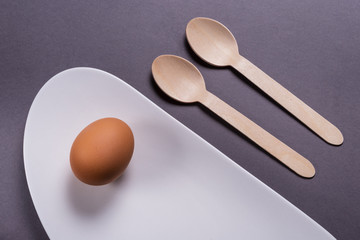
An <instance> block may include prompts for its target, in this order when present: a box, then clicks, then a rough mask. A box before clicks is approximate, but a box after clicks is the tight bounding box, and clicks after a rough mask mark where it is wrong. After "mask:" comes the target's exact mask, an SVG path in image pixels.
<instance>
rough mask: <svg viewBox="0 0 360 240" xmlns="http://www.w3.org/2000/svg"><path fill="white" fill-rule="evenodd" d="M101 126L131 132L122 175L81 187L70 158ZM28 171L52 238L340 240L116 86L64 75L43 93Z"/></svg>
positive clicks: (28, 146)
mask: <svg viewBox="0 0 360 240" xmlns="http://www.w3.org/2000/svg"><path fill="white" fill-rule="evenodd" d="M103 117H117V118H119V119H122V120H124V121H125V122H126V123H128V125H129V126H130V127H131V129H132V130H133V133H134V137H135V151H134V155H133V158H132V161H131V163H130V165H129V167H128V169H127V170H126V172H125V174H124V175H123V176H122V177H120V178H119V179H118V180H117V181H115V182H113V183H111V184H108V185H105V186H101V187H94V186H89V185H86V184H84V183H82V182H80V181H78V180H77V179H76V178H75V177H74V175H73V173H72V171H71V168H70V163H69V151H70V147H71V144H72V142H73V140H74V139H75V137H76V136H77V134H78V133H79V132H80V131H81V130H82V129H83V128H84V127H85V126H87V125H88V124H89V123H91V122H93V121H95V120H97V119H99V118H103ZM24 164H25V172H26V177H27V181H28V186H29V189H30V194H31V196H32V199H33V202H34V205H35V208H36V210H37V213H38V215H39V218H40V220H41V222H42V224H43V226H44V228H45V230H46V232H47V234H48V236H49V237H50V238H51V239H54V240H55V239H68V240H69V239H76V240H79V239H131V240H133V239H172V240H176V239H181V240H184V239H334V238H333V237H332V236H331V235H330V234H329V233H328V232H327V231H326V230H324V229H323V228H322V227H321V226H320V225H318V224H317V223H316V222H314V221H313V220H312V219H311V218H309V217H308V216H306V215H305V214H304V213H303V212H301V211H300V210H299V209H297V208H296V207H294V206H293V205H292V204H291V203H289V202H288V201H287V200H285V199H284V198H283V197H281V196H280V195H278V194H277V193H276V192H274V191H273V190H271V189H270V188H269V187H267V186H266V185H265V184H263V183H262V182H260V181H259V180H257V179H256V178H255V177H253V176H252V175H251V174H249V173H248V172H247V171H245V170H244V169H243V168H241V167H240V166H238V165H237V164H236V163H234V162H233V161H232V160H231V159H229V158H228V157H226V156H225V155H224V154H222V153H221V152H219V151H218V150H217V149H215V148H214V147H212V146H211V145H210V144H209V143H207V142H206V141H204V140H203V139H202V138H200V137H199V136H197V135H196V134H195V133H194V132H192V131H191V130H189V129H188V128H187V127H185V126H184V125H182V124H181V123H180V122H178V121H177V120H175V119H174V118H173V117H171V116H170V115H169V114H167V113H166V112H164V111H163V110H161V109H160V108H159V107H158V106H156V105H155V104H154V103H152V102H151V101H150V100H148V99H147V98H146V97H144V96H143V95H142V94H140V93H139V92H137V91H136V90H135V89H133V88H132V87H130V86H129V85H128V84H126V83H125V82H123V81H122V80H120V79H119V78H117V77H115V76H113V75H111V74H109V73H106V72H103V71H101V70H96V69H91V68H74V69H70V70H66V71H64V72H61V73H59V74H57V75H56V76H54V77H53V78H52V79H50V80H49V81H48V82H47V83H46V84H45V85H44V86H43V88H42V89H41V90H40V91H39V93H38V94H37V96H36V98H35V100H34V102H33V104H32V106H31V108H30V111H29V115H28V118H27V122H26V127H25V134H24Z"/></svg>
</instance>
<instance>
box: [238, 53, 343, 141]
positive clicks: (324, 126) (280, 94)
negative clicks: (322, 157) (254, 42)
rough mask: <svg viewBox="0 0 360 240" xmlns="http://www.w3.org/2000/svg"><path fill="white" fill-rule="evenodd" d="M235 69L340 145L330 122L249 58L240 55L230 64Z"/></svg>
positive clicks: (339, 134) (340, 136)
mask: <svg viewBox="0 0 360 240" xmlns="http://www.w3.org/2000/svg"><path fill="white" fill-rule="evenodd" d="M232 67H234V68H235V69H236V70H237V71H239V72H240V73H241V74H243V75H244V76H245V77H246V78H247V79H249V80H250V81H251V82H252V83H254V84H255V85H256V86H257V87H259V88H260V89H261V90H263V91H264V92H265V93H266V94H268V95H269V96H270V97H271V98H273V99H274V100H275V101H276V102H278V103H279V104H280V105H281V106H283V107H284V108H285V109H286V110H288V111H289V112H290V113H292V114H293V115H294V116H295V117H297V118H298V119H299V120H300V121H302V122H303V123H304V124H305V125H306V126H308V127H309V128H310V129H311V130H312V131H314V132H315V133H316V134H317V135H319V136H320V137H321V138H322V139H323V140H325V141H326V142H328V143H330V144H333V145H340V144H342V143H343V141H344V138H343V135H342V134H341V132H340V130H339V129H338V128H337V127H335V126H334V125H333V124H332V123H330V122H329V121H328V120H326V119H325V118H324V117H322V116H321V115H320V114H318V113H317V112H316V111H314V110H313V109H312V108H311V107H309V106H308V105H306V104H305V103H304V102H303V101H301V100H300V99H299V98H297V97H296V96H295V95H294V94H292V93H291V92H290V91H288V90H287V89H286V88H284V87H283V86H281V85H280V84H279V83H277V82H276V81H275V80H274V79H272V78H271V77H270V76H269V75H267V74H266V73H264V72H263V71H262V70H261V69H259V68H258V67H256V66H255V65H254V64H253V63H251V62H250V61H249V60H247V59H245V58H244V57H242V56H240V55H239V57H238V58H237V59H236V61H234V63H233V64H232Z"/></svg>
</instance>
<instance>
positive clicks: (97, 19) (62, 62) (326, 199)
mask: <svg viewBox="0 0 360 240" xmlns="http://www.w3.org/2000/svg"><path fill="white" fill-rule="evenodd" d="M359 12H360V3H359V1H358V0H348V1H338V0H328V1H326V0H321V1H320V0H319V1H312V0H304V1H295V0H293V1H279V0H278V1H277V0H264V1H260V0H255V1H251V0H248V1H239V0H234V1H225V0H223V1H215V0H212V1H205V0H197V1H191V2H187V1H175V0H173V1H165V0H151V1H130V0H128V1H124V0H123V1H121V0H118V1H114V0H111V1H94V0H87V1H85V0H78V1H75V0H73V1H48V0H32V1H25V0H23V1H12V0H2V1H1V2H0V111H1V112H0V113H1V115H0V161H1V162H0V239H46V238H47V235H46V233H45V231H44V229H43V227H42V225H41V223H40V221H39V219H38V216H37V214H36V211H35V209H34V206H33V203H32V200H31V197H30V194H29V191H28V188H27V183H26V177H25V173H24V165H23V155H22V141H23V132H24V126H25V121H26V117H27V113H28V110H29V108H30V106H31V103H32V100H33V99H34V97H35V95H36V93H37V92H38V91H39V90H40V88H41V87H42V85H43V84H44V83H45V82H46V81H47V80H48V79H50V78H51V77H52V76H53V75H55V74H56V73H58V72H60V71H63V70H65V69H67V68H71V67H78V66H88V67H95V68H99V69H102V70H105V71H108V72H110V73H112V74H114V75H116V76H118V77H120V78H122V79H123V80H125V81H126V82H127V83H129V84H130V85H131V86H133V87H134V88H135V89H137V90H138V91H140V92H141V93H143V94H144V95H145V96H147V97H148V98H149V99H150V100H152V101H153V102H155V103H156V104H158V105H159V106H160V107H161V108H163V109H164V110H165V111H167V112H168V113H170V114H171V115H172V116H174V117H175V118H176V119H178V120H179V121H180V122H182V123H184V124H185V125H186V126H188V127H189V128H190V129H192V130H193V131H194V132H196V133H197V134H198V135H200V136H201V137H203V138H204V139H205V140H207V141H208V142H209V143H210V144H212V145H214V146H215V147H216V148H218V149H219V150H220V151H222V152H223V153H225V154H226V155H227V156H229V157H230V158H231V159H233V160H234V161H235V162H237V163H238V164H239V165H240V166H242V167H243V168H245V169H246V170H248V171H249V172H250V173H251V174H253V175H254V176H256V177H257V178H259V179H260V180H261V181H263V182H264V183H265V184H267V185H268V186H270V187H271V188H272V189H274V190H275V191H277V192H278V193H279V194H281V195H282V196H284V197H285V198H286V199H288V200H289V201H290V202H291V203H293V204H294V205H295V206H297V207H298V208H299V209H301V210H302V211H304V212H305V213H306V214H307V215H309V216H310V217H311V218H313V219H314V220H315V221H317V222H318V223H319V224H321V225H322V226H323V227H324V228H325V229H327V230H328V231H329V232H330V233H331V234H333V235H334V236H335V237H336V238H339V239H359V237H360V207H359V202H360V191H359V186H360V182H359V177H358V176H359V168H360V162H359V155H360V152H359V147H358V142H359V134H360V131H359V127H358V126H359V124H360V108H359V90H360V79H359V78H360V66H359V65H360V48H359V43H360V14H359ZM198 16H205V17H211V18H214V19H217V20H218V21H220V22H222V23H223V24H225V25H226V26H227V27H228V28H229V29H230V30H231V31H232V32H233V34H234V35H235V37H236V39H237V41H238V44H239V51H240V53H241V55H243V56H244V57H246V58H247V59H249V60H250V61H252V62H253V63H254V64H256V65H257V66H258V67H260V68H261V69H262V70H264V71H265V72H266V73H268V74H269V75H270V76H272V77H273V78H274V79H276V80H277V81H278V82H279V83H281V84H282V85H283V86H284V87H286V88H287V89H289V90H290V91H292V92H293V93H294V94H295V95H296V96H298V97H299V98H300V99H302V100H303V101H304V102H306V103H307V104H308V105H310V106H311V107H313V108H314V109H315V110H317V111H318V112H319V113H320V114H322V115H323V116H324V117H325V118H327V119H328V120H330V121H331V122H332V123H333V124H335V125H336V126H337V127H338V128H339V129H340V130H341V131H342V133H343V135H344V138H345V142H344V144H343V145H342V146H340V147H334V146H331V145H328V144H327V143H325V142H324V141H322V140H321V139H320V138H319V137H317V136H316V135H314V134H313V133H312V132H311V131H309V130H308V129H307V128H306V127H305V126H304V125H302V124H301V123H300V122H298V121H297V120H295V119H294V118H293V117H292V116H290V115H289V114H288V113H287V112H286V111H284V109H282V108H281V107H279V106H278V105H277V104H276V103H274V102H273V101H272V100H271V99H269V98H268V97H267V96H264V95H263V94H262V93H261V92H260V91H259V90H258V89H257V88H256V87H254V86H253V85H252V84H250V83H249V82H248V81H247V80H246V79H244V78H243V77H242V76H241V75H240V74H237V73H236V72H235V71H233V70H232V69H230V68H221V69H217V68H212V67H210V66H208V65H207V64H204V63H203V62H202V61H201V60H199V58H197V57H196V56H195V55H194V54H193V53H192V51H191V49H190V48H189V46H188V44H187V42H186V39H185V26H186V24H187V22H188V21H189V20H190V19H192V18H194V17H198ZM166 53H168V54H175V55H179V56H182V57H185V58H187V59H189V60H190V61H192V62H193V63H194V64H195V65H196V66H197V67H198V68H199V70H200V71H201V72H202V74H203V76H204V78H205V80H206V84H207V88H208V90H209V91H211V92H213V93H214V94H215V95H217V96H219V97H220V98H222V99H223V100H225V101H226V102H228V103H229V104H230V105H232V106H233V107H235V108H236V109H238V110H239V111H241V112H242V113H243V114H245V115H246V116H248V117H249V118H250V119H252V120H253V121H255V122H256V123H258V124H259V125H260V126H262V127H263V128H265V129H266V130H268V131H269V132H271V133H272V134H273V135H275V136H276V137H278V138H279V139H281V140H283V141H284V142H285V143H287V144H288V145H289V146H291V147H293V148H294V149H295V150H297V151H298V152H299V153H301V154H302V155H303V156H305V157H307V158H308V159H310V160H311V161H312V162H313V164H314V166H315V168H316V170H317V174H316V176H315V177H314V178H313V179H311V180H307V179H303V178H301V177H298V176H297V175H295V174H293V173H292V172H291V171H289V170H288V169H286V168H285V167H284V166H283V165H281V164H280V163H278V162H277V161H276V160H275V159H274V158H272V157H270V156H269V155H268V154H266V153H265V152H264V151H262V150H261V149H259V148H258V147H257V146H255V145H254V144H252V143H251V142H250V141H249V140H247V139H246V138H245V137H244V136H243V135H241V134H238V133H237V132H236V131H234V130H233V129H232V128H231V127H230V126H228V125H227V124H226V123H224V122H223V121H222V120H220V119H219V118H217V117H216V116H214V115H213V114H211V113H210V112H209V111H207V110H206V109H205V108H203V107H200V106H199V105H197V104H192V105H182V104H177V103H175V102H174V101H172V100H170V99H169V98H168V97H166V96H165V95H164V94H162V93H161V92H160V90H159V89H158V88H157V87H156V85H155V84H154V81H153V79H152V77H151V70H150V69H151V63H152V61H153V59H154V58H155V57H157V56H158V55H161V54H166ZM264 204H266V199H264Z"/></svg>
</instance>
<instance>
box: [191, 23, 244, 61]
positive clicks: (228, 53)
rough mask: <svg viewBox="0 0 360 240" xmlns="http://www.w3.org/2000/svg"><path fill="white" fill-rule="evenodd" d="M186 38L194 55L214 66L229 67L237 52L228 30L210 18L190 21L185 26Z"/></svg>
mask: <svg viewBox="0 0 360 240" xmlns="http://www.w3.org/2000/svg"><path fill="white" fill-rule="evenodd" d="M186 38H187V39H188V42H189V44H190V46H191V48H192V49H193V50H194V51H195V52H196V54H197V55H198V56H199V57H200V58H201V59H202V60H204V61H205V62H207V63H209V64H211V65H214V66H218V67H225V66H229V65H231V64H232V63H233V61H234V59H236V57H237V55H238V52H239V49H238V45H237V42H236V39H235V37H234V36H233V34H232V33H231V32H230V30H229V29H228V28H227V27H225V26H224V25H223V24H221V23H219V22H217V21H215V20H213V19H210V18H204V17H198V18H194V19H192V20H191V21H190V22H189V23H188V24H187V26H186Z"/></svg>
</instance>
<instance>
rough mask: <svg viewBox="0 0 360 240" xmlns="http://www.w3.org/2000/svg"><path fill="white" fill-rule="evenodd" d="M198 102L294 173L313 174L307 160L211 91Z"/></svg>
mask: <svg viewBox="0 0 360 240" xmlns="http://www.w3.org/2000/svg"><path fill="white" fill-rule="evenodd" d="M199 102H200V103H202V104H203V105H205V106H206V107H207V108H209V109H210V110H211V111H213V112H214V113H216V114H217V115H218V116H219V117H221V118H222V119H224V120H225V121H226V122H228V123H229V124H231V125H232V126H233V127H234V128H236V129H237V130H239V131H240V132H241V133H243V134H244V135H245V136H247V137H248V138H250V139H251V140H252V141H253V142H255V143H256V144H257V145H259V146H260V147H262V148H263V149H264V150H265V151H267V152H268V153H270V154H271V155H272V156H274V157H275V158H277V159H278V160H279V161H280V162H282V163H283V164H285V165H286V166H287V167H289V168H290V169H291V170H293V171H294V172H295V173H297V174H299V175H300V176H302V177H305V178H311V177H313V176H314V175H315V168H314V166H313V165H312V164H311V162H310V161H309V160H307V159H306V158H304V157H303V156H301V155H300V154H299V153H297V152H295V151H294V150H293V149H291V148H290V147H288V146H287V145H286V144H284V143H283V142H281V141H280V140H279V139H277V138H276V137H274V136H273V135H271V134H270V133H268V132H267V131H266V130H264V129H263V128H261V127H260V126H259V125H257V124H256V123H254V122H253V121H251V120H250V119H248V118H247V117H245V116H244V115H243V114H241V113H240V112H238V111H237V110H235V109H234V108H232V107H231V106H229V105H228V104H227V103H225V102H224V101H222V100H221V99H219V98H218V97H216V96H215V95H213V94H212V93H210V92H208V91H206V92H205V94H204V95H203V96H202V98H201V99H200V100H199Z"/></svg>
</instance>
